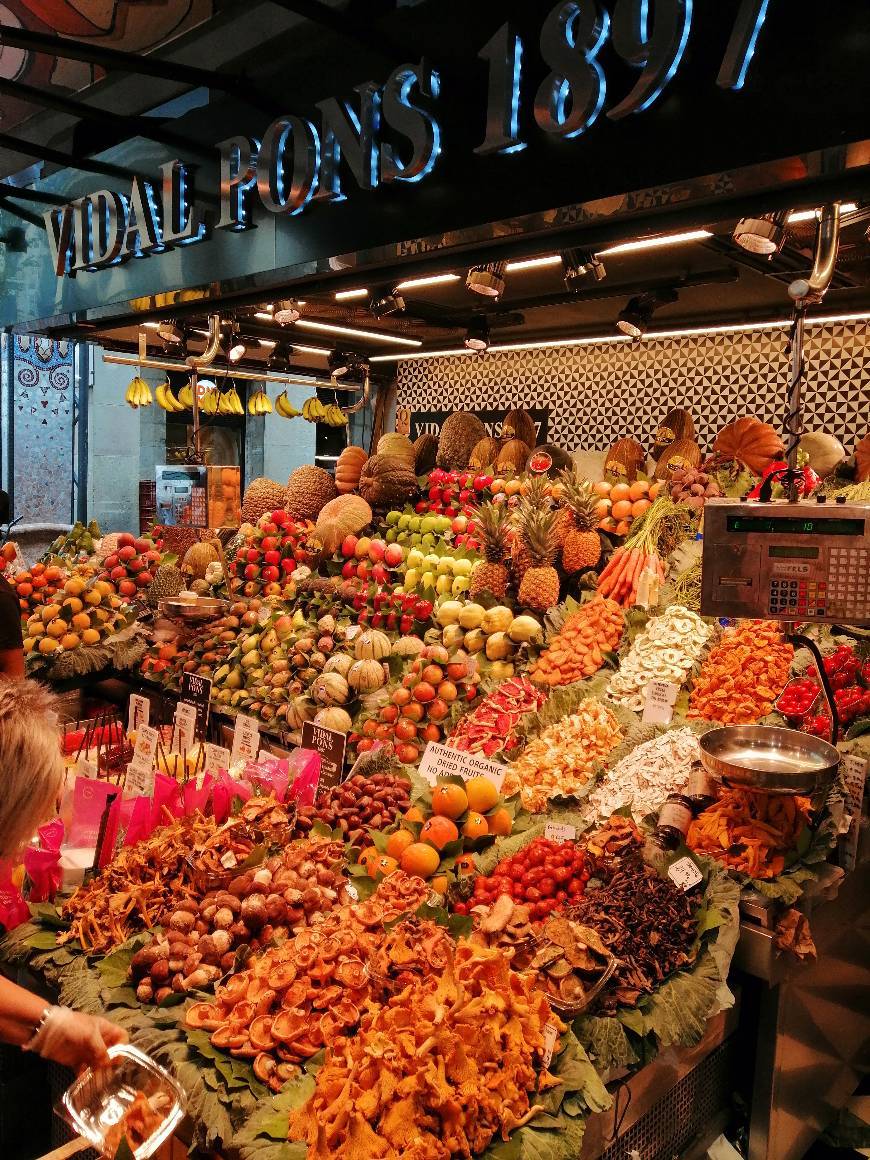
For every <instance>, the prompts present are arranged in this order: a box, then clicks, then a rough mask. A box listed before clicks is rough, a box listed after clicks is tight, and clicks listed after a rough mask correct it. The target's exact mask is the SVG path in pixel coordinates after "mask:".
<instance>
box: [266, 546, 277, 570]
mask: <svg viewBox="0 0 870 1160" xmlns="http://www.w3.org/2000/svg"><path fill="white" fill-rule="evenodd" d="M263 563H264V564H269V565H271V566H272V567H274V566H275V565H276V564H280V563H281V553H280V552H277V551H275V550H274V549H273V550H272V551H271V552H266V554H265V555H264V556H263Z"/></svg>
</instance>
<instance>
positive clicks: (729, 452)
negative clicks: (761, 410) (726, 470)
mask: <svg viewBox="0 0 870 1160" xmlns="http://www.w3.org/2000/svg"><path fill="white" fill-rule="evenodd" d="M713 450H714V451H716V452H718V454H719V455H721V456H723V458H725V459H739V460H740V462H741V463H744V464H745V465H746V466H747V467H748V468H749V470H750V471H753V472H754V473H755V474H756V475H761V473H762V472H763V471H764V469H765V467H767V466H768V464H770V463H772V462H773V460H774V459H781V458H782V455H783V452H784V451H785V446H784V445H783V442H782V440H781V439H780V437H779V436H778V435H777V433H776V431H774V429H773V427H771V425H770V424H769V423H762V422H761V420H760V419H755V418H753V416H752V415H744V416H743V418H742V419H736V420H735V421H734V422H733V423H729V424H728V426H727V427H723V428H722V430H721V431H720V432H719V434H718V435H717V436H716V442H715V443H714V444H713Z"/></svg>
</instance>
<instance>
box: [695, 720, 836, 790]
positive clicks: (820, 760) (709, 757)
mask: <svg viewBox="0 0 870 1160" xmlns="http://www.w3.org/2000/svg"><path fill="white" fill-rule="evenodd" d="M699 744H700V747H701V763H702V764H703V766H704V768H705V769H706V770H707V772H708V773H710V774H711V775H712V776H713V777H715V778H718V779H719V780H721V781H727V782H728V783H729V784H731V785H738V786H747V787H749V788H753V789H762V790H765V791H766V792H767V793H799V794H814V793H816V792H818V791H819V790H822V789H824V788H826V787H827V786H828V785H830V783H831V781H832V780H833V777H834V775H835V773H836V772H837V766H838V765H839V762H840V754H839V751H838V750H837V748H836V747H835V746H833V745H830V744H829V743H828V742H827V741H823V740H822V739H821V738H820V737H811V736H809V734H807V733H800V732H799V731H798V730H797V729H782V728H780V727H779V726H776V725H726V726H725V727H724V728H722V729H711V730H710V732H709V733H705V734H704V735H703V736H702V737H700V738H699Z"/></svg>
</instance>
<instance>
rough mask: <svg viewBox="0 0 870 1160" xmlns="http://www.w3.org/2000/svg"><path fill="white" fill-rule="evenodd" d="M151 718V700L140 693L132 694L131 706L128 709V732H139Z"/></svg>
mask: <svg viewBox="0 0 870 1160" xmlns="http://www.w3.org/2000/svg"><path fill="white" fill-rule="evenodd" d="M150 720H151V702H150V701H149V700H148V698H147V697H142V696H140V694H139V693H131V694H130V706H129V708H128V710H127V732H128V733H138V732H139V730H140V729H141V728H142V726H143V725H147V724H148V722H149V721H150Z"/></svg>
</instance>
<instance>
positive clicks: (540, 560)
mask: <svg viewBox="0 0 870 1160" xmlns="http://www.w3.org/2000/svg"><path fill="white" fill-rule="evenodd" d="M520 535H521V537H522V541H523V548H524V550H525V552H526V553H527V555H528V558H529V566H528V568H526V570H525V572H524V574H523V578H522V581H521V583H520V592H519V602H520V604H521V605H523V606H524V607H525V608H533V609H535V611H537V612H546V611H547V609H548V608H552V607H553V606H554V605H556V604H558V603H559V573H558V572H557V571H556V569H555V568H554V567H553V561H554V560H555V558H556V553H557V551H558V542H557V540H556V513H555V512H554V511H550V510H548V509H546V508H534V509H531V510H526V511H524V512H523V514H522V516H521V523H520Z"/></svg>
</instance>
